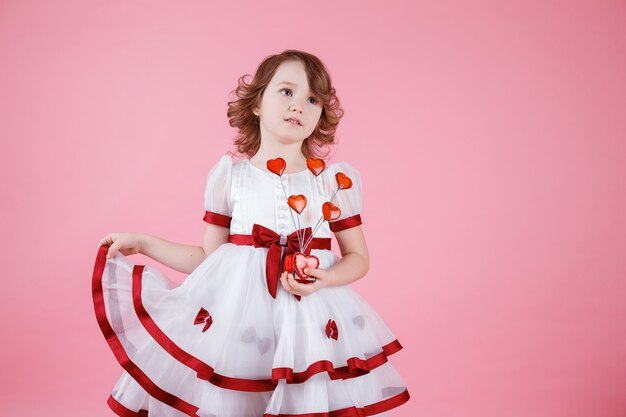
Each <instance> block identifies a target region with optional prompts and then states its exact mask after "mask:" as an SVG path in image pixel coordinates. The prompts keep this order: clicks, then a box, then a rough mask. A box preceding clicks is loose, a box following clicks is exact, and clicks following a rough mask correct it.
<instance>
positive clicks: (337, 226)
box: [328, 214, 363, 232]
mask: <svg viewBox="0 0 626 417" xmlns="http://www.w3.org/2000/svg"><path fill="white" fill-rule="evenodd" d="M360 224H363V222H362V221H361V215H360V214H355V215H354V216H350V217H346V218H345V219H341V220H337V221H334V222H328V225H329V226H330V230H331V231H332V232H341V231H342V230H346V229H349V228H351V227H355V226H358V225H360Z"/></svg>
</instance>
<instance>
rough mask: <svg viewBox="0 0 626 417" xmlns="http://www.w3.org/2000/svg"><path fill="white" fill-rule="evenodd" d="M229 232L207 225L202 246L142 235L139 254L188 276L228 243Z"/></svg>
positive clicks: (225, 229) (219, 227) (226, 229)
mask: <svg viewBox="0 0 626 417" xmlns="http://www.w3.org/2000/svg"><path fill="white" fill-rule="evenodd" d="M229 234H230V230H229V229H228V228H226V227H221V226H217V225H214V224H210V223H209V224H207V226H206V229H205V232H204V240H203V243H202V246H196V245H185V244H182V243H174V242H170V241H168V240H165V239H161V238H159V237H156V236H152V235H147V234H142V235H141V238H140V248H139V252H140V253H142V254H144V255H146V256H149V257H150V258H152V259H154V260H155V261H157V262H159V263H161V264H163V265H165V266H167V267H170V268H172V269H174V270H176V271H179V272H183V273H185V274H190V273H191V272H192V271H193V270H194V269H196V268H197V267H198V265H200V264H201V263H202V261H204V260H205V259H206V258H207V256H209V255H210V254H211V252H213V251H214V250H215V249H217V248H218V247H219V246H220V245H222V244H223V243H227V242H228V236H229Z"/></svg>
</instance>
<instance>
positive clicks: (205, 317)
mask: <svg viewBox="0 0 626 417" xmlns="http://www.w3.org/2000/svg"><path fill="white" fill-rule="evenodd" d="M202 323H204V327H203V328H202V331H203V332H205V331H206V329H208V328H209V327H211V324H212V323H213V317H211V315H210V314H209V312H208V311H206V310H205V309H204V308H203V307H200V311H198V314H197V315H196V319H195V320H194V322H193V324H194V326H195V325H196V324H202Z"/></svg>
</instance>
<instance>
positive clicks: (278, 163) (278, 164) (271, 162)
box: [267, 158, 287, 177]
mask: <svg viewBox="0 0 626 417" xmlns="http://www.w3.org/2000/svg"><path fill="white" fill-rule="evenodd" d="M286 167H287V163H286V162H285V160H284V159H283V158H276V159H268V161H267V169H269V170H270V171H272V172H273V173H274V174H276V175H278V176H279V177H280V176H281V175H283V172H285V168H286Z"/></svg>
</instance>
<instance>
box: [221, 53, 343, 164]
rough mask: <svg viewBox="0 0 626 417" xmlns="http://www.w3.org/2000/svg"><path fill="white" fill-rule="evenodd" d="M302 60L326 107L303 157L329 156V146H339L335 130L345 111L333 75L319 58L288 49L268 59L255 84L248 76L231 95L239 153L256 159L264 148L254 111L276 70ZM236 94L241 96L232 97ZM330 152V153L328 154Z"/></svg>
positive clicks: (304, 145)
mask: <svg viewBox="0 0 626 417" xmlns="http://www.w3.org/2000/svg"><path fill="white" fill-rule="evenodd" d="M294 60H297V61H300V62H302V63H303V64H304V67H305V70H306V74H307V79H308V82H309V86H310V88H311V90H312V91H313V94H314V95H315V96H316V98H317V99H318V101H319V102H320V103H321V104H322V114H321V115H320V120H319V121H318V123H317V126H316V127H315V129H314V130H313V132H312V133H311V135H310V136H309V137H307V138H306V139H305V140H304V141H303V142H302V148H301V150H302V154H303V155H304V156H305V157H307V158H309V157H326V156H327V155H328V152H329V151H330V150H329V149H327V146H329V145H332V144H334V143H335V131H336V129H337V125H338V124H339V120H341V118H342V117H343V114H344V112H343V110H342V109H341V108H340V107H339V99H338V98H337V96H336V93H335V88H334V87H333V86H332V83H331V79H330V75H329V74H328V71H327V70H326V67H325V66H324V64H323V63H322V61H321V60H320V59H319V58H318V57H316V56H315V55H312V54H309V53H307V52H304V51H299V50H296V49H287V50H285V51H283V52H281V53H280V54H277V55H270V56H268V57H266V58H265V59H264V60H263V61H262V62H261V64H259V67H258V68H257V70H256V73H255V74H254V77H253V78H252V81H251V82H250V83H246V77H248V76H250V74H245V75H244V76H242V77H240V78H239V81H238V85H237V88H236V89H235V90H233V91H231V92H230V94H231V98H233V101H229V102H228V111H227V112H226V114H227V116H228V123H229V124H230V126H232V127H236V128H238V134H237V138H236V139H235V145H236V146H237V151H238V152H239V153H242V154H245V155H247V156H248V157H252V156H253V155H254V154H256V153H257V151H258V150H259V147H260V146H261V131H260V128H259V118H258V116H256V115H255V114H254V113H253V111H252V110H253V109H254V108H255V107H257V106H259V107H260V105H261V98H262V96H263V93H264V92H265V89H266V87H267V85H268V84H269V83H270V81H271V79H272V77H273V76H274V73H275V72H276V69H277V68H278V66H279V65H280V64H282V63H283V62H285V61H294ZM233 93H234V94H235V96H236V97H237V98H236V99H234V97H232V95H233ZM324 150H326V152H324Z"/></svg>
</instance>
